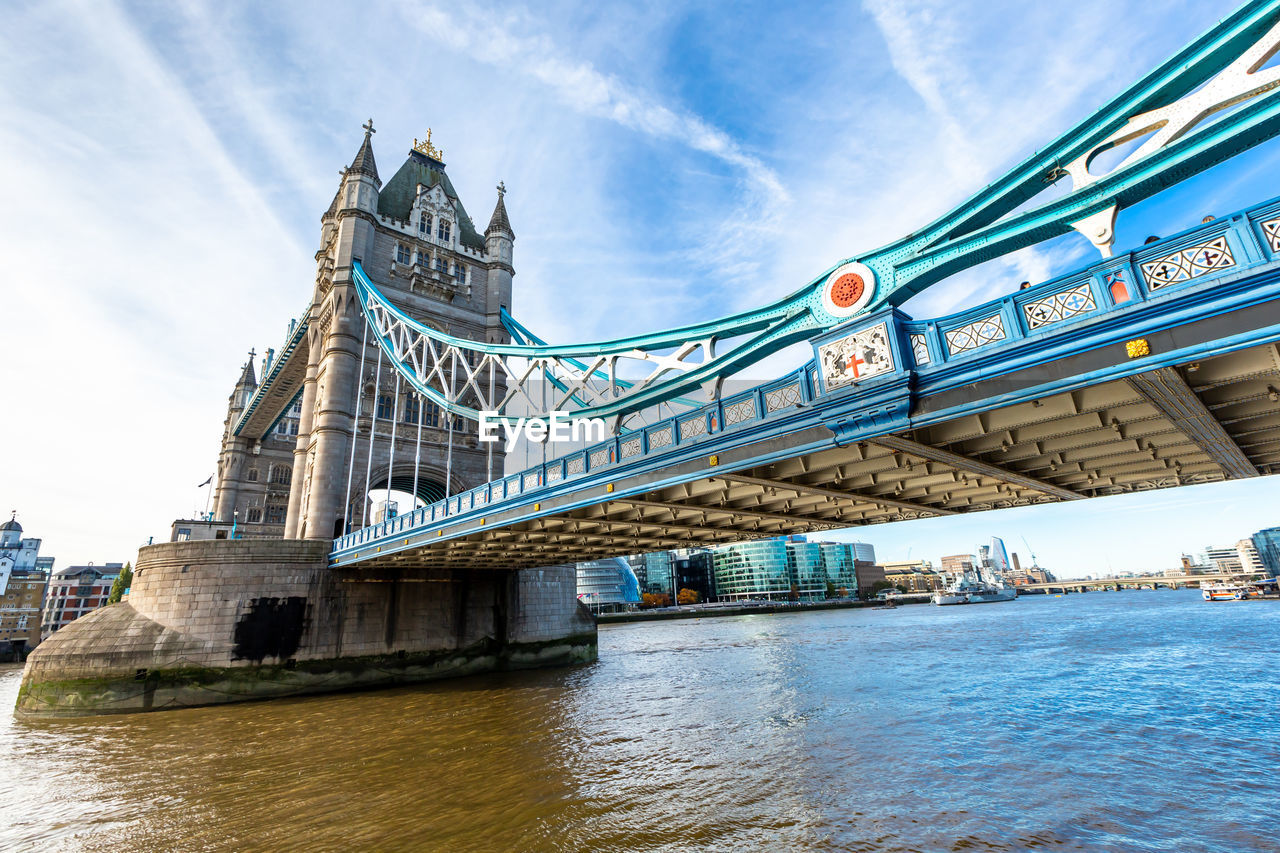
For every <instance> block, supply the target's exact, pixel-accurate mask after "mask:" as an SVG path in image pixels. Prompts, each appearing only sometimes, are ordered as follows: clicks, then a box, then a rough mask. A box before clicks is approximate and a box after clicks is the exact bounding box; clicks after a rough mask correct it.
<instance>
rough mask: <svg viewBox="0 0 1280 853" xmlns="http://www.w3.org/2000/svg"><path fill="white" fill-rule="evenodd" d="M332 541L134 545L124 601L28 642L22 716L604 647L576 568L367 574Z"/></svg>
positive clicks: (526, 662) (536, 661)
mask: <svg viewBox="0 0 1280 853" xmlns="http://www.w3.org/2000/svg"><path fill="white" fill-rule="evenodd" d="M329 545H330V543H328V542H327V541H308V540H296V539H295V540H287V539H286V540H261V539H258V540H212V541H203V542H171V543H165V544H161V545H152V546H148V547H145V548H143V549H141V551H139V554H138V560H137V563H136V564H135V566H136V568H135V571H134V580H133V589H132V591H131V592H130V595H129V598H128V600H126V601H124V602H122V603H120V604H115V605H111V606H109V607H106V608H103V609H101V610H98V611H95V612H94V613H92V614H90V615H88V616H85V617H83V618H81V619H79V620H77V621H75V622H73V623H71V624H70V625H68V626H66V627H65V628H62V629H61V630H59V631H58V632H57V633H55V634H54V635H53V636H51V637H50V638H49V639H48V640H46V641H45V642H43V643H42V644H41V645H40V646H39V647H38V648H37V649H36V650H35V651H34V652H33V653H32V654H31V657H30V658H29V659H28V661H27V668H26V671H25V673H24V675H23V683H22V688H21V691H20V693H19V696H18V705H17V710H16V713H17V714H18V715H19V716H24V717H59V716H82V715H89V714H110V713H123V712H132V711H146V710H159V709H164V708H183V707H193V706H198V705H212V704H219V703H225V702H237V701H243V700H248V699H263V698H271V697H280V696H296V695H300V694H307V693H323V692H332V691H338V690H348V689H357V688H369V687H379V686H387V685H394V684H408V683H414V682H420V681H428V680H432V679H437V678H446V677H450V676H458V675H466V674H471V673H477V672H485V671H491V670H499V669H513V668H529V667H540V666H555V665H564V664H572V663H581V662H585V661H591V660H594V659H595V656H596V627H595V621H594V619H593V618H592V616H591V615H590V613H589V612H588V611H587V610H586V609H585V608H584V607H582V606H581V605H580V604H579V603H578V602H577V600H576V597H575V574H574V569H573V567H572V566H553V567H548V568H532V569H512V570H508V571H456V570H455V571H439V570H436V571H429V570H421V571H415V570H413V569H403V570H397V571H395V572H387V571H382V572H380V573H378V574H371V573H369V572H368V571H363V572H362V571H359V570H353V571H343V570H335V569H331V568H329V566H328V553H329Z"/></svg>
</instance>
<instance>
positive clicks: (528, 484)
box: [521, 471, 538, 492]
mask: <svg viewBox="0 0 1280 853" xmlns="http://www.w3.org/2000/svg"><path fill="white" fill-rule="evenodd" d="M521 485H522V486H523V487H524V491H526V492H527V491H529V490H530V489H532V488H535V487H536V486H537V485H538V472H536V471H531V472H529V473H528V474H525V475H524V480H523V481H522V482H521Z"/></svg>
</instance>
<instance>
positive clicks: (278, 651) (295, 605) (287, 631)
mask: <svg viewBox="0 0 1280 853" xmlns="http://www.w3.org/2000/svg"><path fill="white" fill-rule="evenodd" d="M306 626H307V600H306V599H305V598H302V597H300V596H293V597H290V598H256V599H254V600H253V603H252V604H250V605H249V610H248V611H247V612H246V613H245V614H244V615H243V616H241V617H240V621H239V622H237V623H236V632H235V649H234V650H233V652H232V658H233V659H234V660H251V661H254V662H255V663H262V661H263V659H265V658H269V657H274V658H281V659H283V658H291V657H293V654H294V652H296V651H297V650H298V644H299V643H300V642H301V640H302V632H303V631H304V630H305V629H306Z"/></svg>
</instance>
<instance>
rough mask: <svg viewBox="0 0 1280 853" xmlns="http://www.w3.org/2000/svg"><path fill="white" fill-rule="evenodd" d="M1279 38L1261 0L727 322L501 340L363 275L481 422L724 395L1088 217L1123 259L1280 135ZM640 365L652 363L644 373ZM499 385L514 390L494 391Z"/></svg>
mask: <svg viewBox="0 0 1280 853" xmlns="http://www.w3.org/2000/svg"><path fill="white" fill-rule="evenodd" d="M1278 48H1280V0H1266V2H1257V3H1251V4H1246V5H1245V6H1242V7H1241V8H1240V9H1238V10H1237V11H1236V12H1234V13H1233V14H1232V15H1230V16H1229V17H1227V18H1226V19H1224V20H1223V21H1221V22H1219V23H1218V24H1217V25H1215V26H1214V27H1212V28H1211V29H1210V30H1209V31H1208V32H1206V33H1205V34H1204V35H1202V36H1200V37H1199V38H1197V39H1196V40H1195V41H1193V42H1192V43H1191V44H1189V45H1187V46H1186V47H1184V48H1183V49H1182V50H1181V51H1179V52H1178V53H1177V54H1176V55H1174V56H1173V57H1171V58H1170V59H1168V60H1167V61H1166V62H1164V63H1162V64H1161V65H1160V66H1159V67H1157V68H1156V69H1154V70H1153V71H1151V72H1150V73H1149V74H1147V75H1146V76H1145V77H1143V78H1142V79H1141V80H1139V81H1138V82H1137V83H1135V84H1133V85H1132V86H1131V87H1129V88H1128V89H1127V90H1125V91H1124V92H1122V93H1121V94H1119V95H1118V96H1116V97H1115V98H1113V99H1112V100H1111V101H1110V102H1108V103H1107V104H1106V105H1104V106H1103V107H1101V108H1099V109H1098V110H1096V111H1095V112H1094V113H1093V114H1092V115H1091V116H1089V117H1088V118H1086V119H1085V120H1084V121H1082V122H1080V123H1079V124H1078V125H1077V126H1076V127H1074V128H1072V129H1071V130H1069V131H1067V132H1066V133H1064V134H1063V135H1062V136H1060V137H1059V138H1058V139H1056V140H1054V141H1053V142H1052V143H1050V144H1049V145H1048V146H1046V147H1045V148H1044V149H1042V150H1040V151H1038V152H1037V153H1035V154H1033V155H1032V156H1030V157H1028V158H1027V159H1026V160H1024V161H1023V162H1022V163H1021V164H1019V165H1018V166H1015V167H1014V168H1012V169H1010V170H1009V171H1008V172H1007V173H1006V174H1005V175H1003V176H1002V177H1000V178H999V179H997V180H996V181H995V182H993V183H992V184H990V185H989V186H987V187H986V188H984V189H983V190H981V191H980V192H978V193H976V194H975V195H973V196H972V197H971V198H969V199H968V200H967V201H965V202H964V203H963V204H961V205H959V206H958V207H956V208H955V209H953V210H952V211H950V212H949V213H947V214H946V215H944V216H942V217H940V218H939V219H937V220H936V221H935V222H933V223H931V224H930V225H928V226H927V227H925V228H924V229H922V230H921V231H919V232H917V233H915V234H912V235H908V236H906V237H904V238H902V239H900V240H898V241H895V242H893V243H891V244H889V245H887V246H884V247H882V248H880V249H877V250H875V251H871V252H867V253H864V254H860V255H855V256H853V257H851V258H849V259H847V260H846V261H844V262H842V263H839V264H836V265H835V266H833V267H832V268H830V269H828V270H826V271H824V272H823V273H822V274H821V275H820V276H818V277H817V278H815V279H813V280H812V281H810V282H809V283H808V284H807V285H805V286H804V287H802V288H800V289H799V290H796V291H795V292H793V293H791V294H790V295H788V296H785V297H783V298H781V299H779V300H777V301H775V302H772V303H770V304H768V305H765V306H762V307H760V308H757V309H754V310H752V311H746V312H742V313H739V314H734V315H731V316H728V317H723V318H720V319H718V320H712V321H707V322H703V323H696V324H692V325H688V326H682V327H679V328H674V329H670V330H666V331H661V332H655V333H651V334H645V335H633V336H628V337H624V338H618V339H614V340H607V341H596V342H590V343H580V344H569V345H549V344H545V343H542V342H540V341H536V339H532V338H531V336H529V335H528V334H523V335H515V337H517V338H520V337H523V338H524V340H523V342H518V343H510V344H492V343H484V342H477V341H468V340H464V339H460V338H456V337H453V336H450V335H447V334H444V333H441V332H438V331H436V330H434V329H431V328H430V327H428V326H426V325H425V324H422V323H418V322H417V321H415V320H413V319H412V318H410V317H408V316H407V315H405V314H404V313H403V312H402V311H400V309H399V308H397V307H396V306H395V305H394V304H393V303H392V302H391V301H390V300H389V299H387V297H386V296H385V295H383V294H382V293H381V292H380V291H379V290H378V288H377V287H376V286H375V285H374V284H373V282H372V281H371V280H370V279H369V277H368V276H367V275H366V274H365V271H364V270H363V268H362V267H361V266H360V265H359V264H356V265H355V267H354V271H355V275H354V276H353V278H354V280H355V283H356V286H357V289H358V290H359V292H360V297H361V305H362V306H363V308H364V310H365V315H366V318H367V319H368V320H369V322H370V325H371V327H372V329H373V332H374V335H373V337H374V339H375V340H376V341H377V342H378V345H379V346H380V347H381V348H382V349H383V350H384V351H385V352H386V354H387V355H388V356H389V357H390V359H391V362H392V364H394V365H395V366H396V368H397V369H398V370H399V371H400V372H401V373H402V374H403V376H404V377H405V378H406V379H407V380H408V381H409V383H410V385H412V386H413V387H414V388H415V389H416V390H417V391H418V392H419V393H420V394H421V395H422V396H424V397H425V398H427V399H429V400H431V401H432V402H434V403H436V404H437V405H438V406H440V407H441V408H443V409H445V410H447V411H450V412H453V413H454V414H458V415H461V416H463V417H466V418H470V419H476V418H477V417H478V415H479V413H480V411H482V410H488V411H494V412H498V413H499V414H500V415H501V416H504V417H510V418H514V417H515V416H516V415H515V414H514V413H513V412H512V411H511V408H512V404H513V402H514V401H515V400H516V399H517V398H521V397H523V399H524V400H525V401H526V402H527V403H528V405H529V407H530V409H531V413H532V414H536V415H544V416H545V415H546V414H547V411H544V410H543V409H542V408H540V407H542V406H543V404H542V402H541V401H538V400H534V399H533V396H532V395H531V394H530V389H531V383H532V381H534V380H544V381H546V382H547V383H548V384H549V385H550V386H551V387H553V388H554V389H555V392H556V393H555V395H553V396H554V397H555V399H553V400H552V401H551V402H552V404H551V405H550V406H547V407H546V409H547V410H549V411H558V410H563V411H567V412H569V413H570V414H572V415H573V416H575V417H580V418H611V419H614V422H615V424H620V423H621V420H622V419H623V418H624V417H626V416H627V415H629V414H632V413H636V412H640V411H643V410H645V409H647V408H650V407H653V406H656V405H657V404H660V403H663V402H673V401H675V400H677V399H678V398H680V397H682V396H683V395H687V394H690V393H691V392H693V391H695V390H697V389H698V388H700V387H702V388H706V389H709V396H710V397H711V398H712V399H715V398H716V396H717V394H718V388H719V387H720V383H721V382H723V380H724V379H725V378H727V377H728V376H731V375H733V374H734V373H735V372H736V371H738V370H741V369H742V368H744V367H746V366H748V365H750V364H753V363H755V362H757V361H759V360H761V359H763V358H765V357H767V356H768V355H770V354H772V353H774V352H776V351H778V350H779V349H782V348H783V347H786V346H788V345H790V344H793V343H796V342H798V341H802V340H805V339H807V338H810V337H812V336H813V335H814V334H815V333H819V332H821V331H823V330H826V329H829V328H832V327H834V326H837V325H840V324H842V323H845V322H847V321H849V320H851V319H852V318H854V317H857V316H863V315H866V314H868V313H870V312H873V311H876V310H878V309H880V308H883V307H885V306H893V305H900V304H902V303H903V302H905V301H906V300H907V299H909V298H910V297H911V296H913V295H915V294H917V293H919V292H920V291H922V290H923V289H924V288H926V287H928V286H930V285H931V284H934V283H936V282H938V281H940V280H942V279H944V278H946V277H947V276H950V275H952V274H954V273H956V272H959V271H961V270H963V269H966V268H969V267H972V266H974V265H976V264H979V263H982V262H985V261H988V260H990V259H992V258H996V257H1000V256H1002V255H1005V254H1008V253H1009V252H1013V251H1016V250H1018V249H1023V248H1026V247H1028V246H1032V245H1035V244H1037V243H1040V242H1042V241H1044V240H1047V239H1050V238H1053V237H1056V236H1059V235H1061V234H1065V233H1067V232H1068V231H1070V230H1072V229H1077V230H1080V231H1081V232H1082V233H1084V234H1085V236H1086V237H1088V238H1089V239H1090V240H1091V241H1092V242H1093V243H1094V244H1095V245H1097V246H1098V247H1099V248H1100V249H1101V250H1102V252H1103V255H1104V256H1108V255H1109V254H1110V246H1111V242H1112V237H1113V224H1114V218H1115V214H1116V212H1117V211H1118V210H1119V209H1121V208H1124V207H1127V206H1130V205H1132V204H1134V203H1136V202H1138V201H1140V200H1142V199H1145V198H1147V197H1149V196H1151V195H1153V194H1155V193H1157V192H1159V191H1160V190H1162V189H1164V188H1166V187H1168V186H1171V185H1173V184H1175V183H1177V182H1179V181H1182V180H1184V179H1186V178H1187V177H1190V176H1192V175H1194V174H1197V173H1199V172H1201V171H1204V170H1205V169H1207V168H1209V167H1211V166H1213V165H1215V164H1216V163H1219V162H1221V161H1223V160H1225V159H1228V158H1230V157H1232V156H1234V155H1235V154H1238V153H1239V152H1241V151H1244V150H1246V149H1248V148H1250V147H1252V146H1254V145H1257V144H1259V143H1260V142H1262V141H1264V140H1266V139H1269V138H1271V137H1273V136H1275V135H1276V134H1277V133H1280V98H1277V97H1276V89H1277V87H1280V68H1263V66H1264V65H1265V64H1266V62H1267V61H1268V59H1269V58H1270V57H1271V56H1272V55H1273V54H1274V53H1275V52H1276V51H1277V49H1278ZM1138 142H1141V144H1140V145H1138V146H1137V147H1136V149H1135V150H1133V151H1130V152H1128V153H1127V154H1126V155H1125V156H1124V157H1123V159H1121V160H1120V162H1119V163H1117V164H1116V165H1114V166H1113V167H1112V168H1111V170H1110V171H1109V172H1107V173H1105V174H1101V175H1099V174H1095V173H1094V172H1093V171H1091V169H1092V167H1093V166H1094V165H1095V161H1096V158H1097V157H1098V156H1099V155H1101V154H1103V153H1105V152H1107V151H1109V150H1111V149H1113V148H1121V147H1122V146H1127V145H1130V144H1134V143H1138ZM1064 178H1066V179H1069V180H1070V181H1071V189H1070V191H1069V192H1067V193H1066V194H1065V195H1063V196H1061V197H1059V198H1057V199H1054V200H1052V201H1049V202H1046V203H1044V204H1042V205H1040V206H1037V207H1034V208H1032V209H1030V210H1026V211H1021V212H1019V211H1018V208H1019V207H1020V206H1023V205H1025V204H1026V203H1028V202H1029V201H1032V200H1034V198H1035V196H1036V195H1037V194H1038V193H1039V192H1040V191H1042V190H1043V189H1044V188H1045V186H1046V185H1047V184H1053V183H1056V182H1057V181H1059V180H1062V179H1064ZM517 325H518V324H517ZM510 328H511V327H510V326H509V329H510ZM519 329H521V330H523V327H519ZM523 331H525V332H527V330H523ZM728 341H732V343H733V345H732V346H728V345H721V344H722V343H723V342H728ZM628 366H635V368H636V370H638V371H644V370H647V371H648V372H647V375H643V376H640V377H639V378H633V377H632V375H631V373H630V372H629V371H628ZM459 374H461V382H462V384H461V387H459V386H458V384H457V381H458V379H459ZM499 382H500V383H501V385H500V386H499ZM499 387H500V388H501V393H500V395H499V394H498V393H497V392H494V391H493V390H492V389H495V388H499Z"/></svg>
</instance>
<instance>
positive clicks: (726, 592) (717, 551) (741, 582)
mask: <svg viewBox="0 0 1280 853" xmlns="http://www.w3.org/2000/svg"><path fill="white" fill-rule="evenodd" d="M711 554H712V560H713V561H714V569H715V573H716V592H717V593H718V594H719V596H720V599H721V600H722V601H723V600H726V599H727V600H733V599H743V598H776V599H780V600H786V598H787V596H788V595H789V594H790V592H791V574H790V572H789V571H788V560H787V543H786V541H785V540H783V539H764V540H760V541H757V542H734V543H733V544H731V545H719V546H717V547H715V548H713V549H711Z"/></svg>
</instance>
